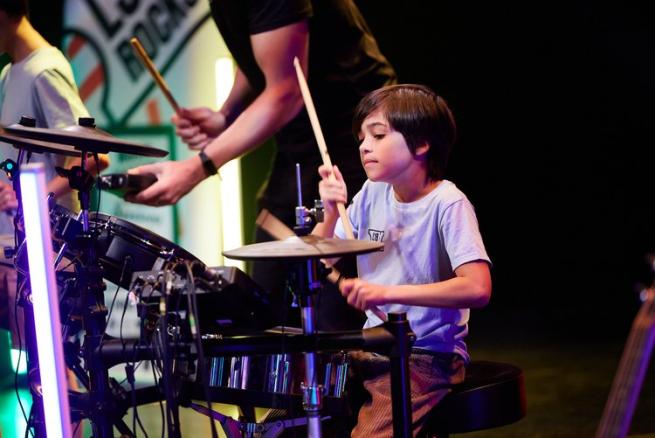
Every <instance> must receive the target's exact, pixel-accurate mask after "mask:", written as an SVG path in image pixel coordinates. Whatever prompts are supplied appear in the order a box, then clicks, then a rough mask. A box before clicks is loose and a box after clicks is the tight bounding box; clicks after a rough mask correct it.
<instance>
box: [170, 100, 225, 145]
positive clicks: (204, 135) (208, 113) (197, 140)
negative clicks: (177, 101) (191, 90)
mask: <svg viewBox="0 0 655 438" xmlns="http://www.w3.org/2000/svg"><path fill="white" fill-rule="evenodd" d="M171 122H172V123H173V124H174V125H175V133H176V134H177V135H178V136H179V137H180V139H181V140H182V141H183V142H184V143H186V144H187V145H188V146H189V148H190V149H196V150H197V149H202V148H204V147H205V146H207V144H208V143H209V142H210V141H212V140H213V139H214V137H216V136H218V135H219V134H220V133H221V132H223V131H224V130H225V128H226V127H227V122H226V120H225V116H224V115H223V113H222V112H220V111H212V110H211V109H209V108H205V107H198V108H180V112H179V113H178V114H174V115H173V117H171Z"/></svg>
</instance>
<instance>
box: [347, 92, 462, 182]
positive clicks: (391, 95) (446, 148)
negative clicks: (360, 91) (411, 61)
mask: <svg viewBox="0 0 655 438" xmlns="http://www.w3.org/2000/svg"><path fill="white" fill-rule="evenodd" d="M378 110H380V111H382V113H383V114H384V116H385V117H386V119H387V121H388V122H389V125H391V128H392V129H393V130H394V131H397V132H400V133H401V134H402V135H403V137H404V138H405V142H406V143H407V146H408V147H409V150H410V151H411V152H412V153H415V152H416V149H417V148H418V147H419V146H422V145H424V144H426V143H427V144H428V145H429V146H430V149H429V150H428V154H427V161H428V177H429V178H431V179H433V180H437V179H442V178H443V175H444V172H445V170H446V165H447V164H448V157H449V156H450V151H451V149H452V146H453V144H454V143H455V137H456V134H457V127H456V125H455V119H454V118H453V114H452V112H451V111H450V108H448V105H447V104H446V101H445V100H444V99H443V98H442V97H440V96H437V94H435V93H434V91H432V90H431V89H430V88H428V87H426V86H423V85H415V84H398V85H390V86H387V87H383V88H379V89H377V90H374V91H372V92H370V93H369V94H367V95H366V96H364V98H363V99H362V100H361V101H360V102H359V105H357V108H356V109H355V115H354V117H353V133H354V134H355V136H356V137H357V136H358V135H359V133H360V130H361V127H362V123H363V122H364V119H366V117H368V116H369V115H371V114H372V113H374V112H375V111H378Z"/></svg>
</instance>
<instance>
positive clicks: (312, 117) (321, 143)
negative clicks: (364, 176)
mask: <svg viewBox="0 0 655 438" xmlns="http://www.w3.org/2000/svg"><path fill="white" fill-rule="evenodd" d="M293 66H294V67H295V68H296V74H297V75H298V84H299V85H300V92H301V94H302V98H303V100H304V101H305V108H307V114H308V115H309V121H310V122H311V124H312V129H313V130H314V136H315V137H316V143H317V144H318V150H319V151H320V153H321V158H322V159H323V164H324V165H326V166H327V167H328V168H330V170H332V161H330V155H328V151H327V145H326V144H325V138H324V137H323V131H322V130H321V124H320V123H319V122H318V116H317V115H316V109H315V108H314V102H313V101H312V95H311V94H310V93H309V87H308V86H307V81H306V80H305V75H304V73H303V72H302V67H300V61H298V57H297V56H296V57H294V58H293ZM330 179H331V180H335V179H336V177H335V176H334V172H332V173H330ZM337 210H339V217H340V218H341V222H342V223H343V229H344V231H345V232H346V237H347V238H348V239H354V238H355V235H354V234H353V227H352V225H351V224H350V219H348V215H347V214H346V206H345V205H343V202H337Z"/></svg>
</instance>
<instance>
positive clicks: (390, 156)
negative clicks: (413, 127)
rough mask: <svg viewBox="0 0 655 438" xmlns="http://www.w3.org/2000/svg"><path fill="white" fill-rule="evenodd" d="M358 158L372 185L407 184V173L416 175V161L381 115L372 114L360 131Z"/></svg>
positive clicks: (398, 134) (396, 132)
mask: <svg viewBox="0 0 655 438" xmlns="http://www.w3.org/2000/svg"><path fill="white" fill-rule="evenodd" d="M359 140H360V142H361V144H360V145H359V156H360V158H361V160H362V165H363V166H364V171H365V172H366V176H367V177H368V179H370V180H371V181H383V182H387V183H390V184H395V183H401V182H402V181H404V180H407V178H406V177H407V176H408V175H407V173H408V172H415V171H416V169H415V167H414V164H416V157H415V156H414V155H413V154H412V152H411V151H410V150H409V147H408V146H407V143H406V142H405V137H403V135H402V134H401V133H400V132H398V131H395V130H394V129H393V128H392V127H391V125H389V122H388V121H387V119H386V117H385V116H384V114H383V113H382V112H381V111H379V110H378V111H375V112H373V113H371V114H370V115H369V116H368V117H367V118H366V119H364V122H362V126H361V128H360V131H359Z"/></svg>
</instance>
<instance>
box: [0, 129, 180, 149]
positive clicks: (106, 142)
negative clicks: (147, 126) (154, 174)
mask: <svg viewBox="0 0 655 438" xmlns="http://www.w3.org/2000/svg"><path fill="white" fill-rule="evenodd" d="M5 130H6V131H7V132H8V133H9V134H13V135H14V136H17V137H22V138H27V139H31V140H38V141H45V142H53V143H59V144H64V145H70V146H72V147H73V148H75V149H77V150H80V151H85V152H95V153H99V154H106V153H109V152H119V153H122V154H132V155H142V156H146V157H165V156H166V155H168V152H167V151H165V150H163V149H157V148H153V147H151V146H146V145H143V144H140V143H136V142H133V141H128V140H123V139H120V138H116V137H113V136H111V135H110V134H109V133H107V132H105V131H102V130H100V129H98V128H92V127H86V126H80V125H73V126H67V127H66V128H28V127H25V126H23V125H19V124H13V125H9V126H6V127H5Z"/></svg>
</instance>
